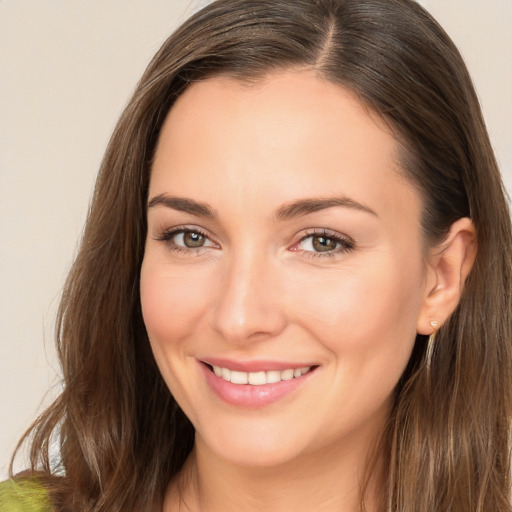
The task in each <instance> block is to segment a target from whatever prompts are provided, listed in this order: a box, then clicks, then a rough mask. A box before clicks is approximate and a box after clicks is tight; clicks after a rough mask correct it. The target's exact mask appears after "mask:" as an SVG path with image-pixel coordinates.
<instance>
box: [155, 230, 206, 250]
mask: <svg viewBox="0 0 512 512" xmlns="http://www.w3.org/2000/svg"><path fill="white" fill-rule="evenodd" d="M186 233H194V234H197V235H200V236H202V237H204V238H205V240H209V241H210V242H212V243H213V244H215V243H216V242H213V241H212V239H211V237H210V235H208V233H206V232H205V231H203V230H202V229H200V228H197V227H194V228H191V227H180V226H178V227H175V228H171V229H167V230H165V231H163V232H162V234H160V235H159V236H157V237H156V238H155V240H158V241H160V242H165V243H166V244H167V247H168V248H169V250H171V251H173V252H176V253H179V254H187V255H190V254H196V255H199V254H201V253H202V252H203V251H204V250H205V249H209V248H211V247H212V246H211V245H207V246H200V247H185V246H182V245H177V244H176V243H175V242H173V241H172V239H173V238H174V237H175V236H177V235H181V234H183V235H185V234H186Z"/></svg>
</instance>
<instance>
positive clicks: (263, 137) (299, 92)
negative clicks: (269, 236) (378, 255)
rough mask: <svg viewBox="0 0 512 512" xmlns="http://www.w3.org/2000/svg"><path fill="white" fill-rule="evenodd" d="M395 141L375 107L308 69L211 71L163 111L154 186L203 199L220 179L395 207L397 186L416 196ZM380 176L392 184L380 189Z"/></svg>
mask: <svg viewBox="0 0 512 512" xmlns="http://www.w3.org/2000/svg"><path fill="white" fill-rule="evenodd" d="M398 150H399V145H398V143H397V141H396V140H395V138H394V136H393V134H392V133H391V130H390V129H389V127H388V126H387V125H386V124H385V123H384V122H383V121H382V120H381V119H380V118H379V117H378V116H377V115H375V114H373V113H372V112H371V111H369V109H367V108H366V107H365V106H363V105H362V104H361V103H360V102H359V101H358V100H357V99H356V97H355V96H354V95H353V94H352V93H350V92H349V91H347V90H346V89H344V88H343V87H341V86H339V85H336V84H333V83H331V82H328V81H326V80H322V79H319V78H318V77H317V76H316V75H315V74H314V73H313V72H308V71H301V72H297V71H295V72H294V71H287V72H281V73H275V74H271V75H268V76H266V77H265V78H263V79H261V80H259V81H257V82H256V83H252V84H244V83H241V82H239V81H236V80H233V79H230V78H226V77H216V78H211V79H208V80H205V81H202V82H198V83H195V84H193V85H191V86H190V87H188V88H187V89H186V91H185V92H184V93H183V94H182V96H180V98H179V99H178V100H177V102H176V103H175V105H174V106H173V108H172V109H171V111H170V112H169V114H168V117H167V119H166V121H165V123H164V126H163V128H162V131H161V134H160V140H159V143H158V146H157V151H156V155H155V159H154V165H153V169H152V179H151V184H150V192H151V193H152V194H153V195H154V194H158V193H169V192H170V191H172V192H173V193H179V194H186V195H190V194H192V193H193V194H194V197H198V196H200V197H198V198H200V199H202V200H205V201H208V199H209V198H211V196H212V194H213V191H214V190H217V189H218V188H219V186H220V185H222V187H223V188H225V189H227V190H228V189H229V190H230V191H231V192H232V193H236V197H240V198H244V199H245V200H249V199H250V197H249V196H250V193H252V194H260V195H264V196H265V197H266V198H267V199H268V201H269V204H270V203H276V204H277V203H279V202H286V201H287V200H291V199H294V198H296V197H297V196H304V195H306V196H307V195H314V196H330V195H333V194H343V195H354V196H356V197H354V199H356V200H359V201H360V202H366V203H368V202H372V203H374V204H375V205H376V206H377V207H378V208H383V209H385V208H391V209H393V208H395V207H396V201H397V200H398V199H399V197H398V196H399V195H400V194H409V195H411V194H412V195H413V196H414V197H413V200H414V201H415V202H416V203H417V202H418V197H417V195H416V191H415V190H412V186H411V184H410V183H409V182H408V180H406V179H404V178H403V175H402V172H401V170H400V168H399V166H398V163H397V154H398ZM384 185H385V186H386V187H387V188H388V189H389V188H391V189H393V187H394V188H395V189H396V190H390V194H387V195H386V194H383V193H382V192H383V186H384ZM405 189H406V190H405ZM397 194H398V195H397ZM357 196H359V197H357ZM230 199H231V200H234V198H233V196H230ZM409 199H410V198H409Z"/></svg>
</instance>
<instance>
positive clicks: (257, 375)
mask: <svg viewBox="0 0 512 512" xmlns="http://www.w3.org/2000/svg"><path fill="white" fill-rule="evenodd" d="M248 375H249V378H248V380H249V384H252V385H253V386H261V385H262V384H266V383H267V376H266V375H265V372H251V373H248Z"/></svg>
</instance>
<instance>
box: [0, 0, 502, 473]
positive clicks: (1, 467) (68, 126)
mask: <svg viewBox="0 0 512 512" xmlns="http://www.w3.org/2000/svg"><path fill="white" fill-rule="evenodd" d="M205 3H206V2H205V1H199V0H196V1H193V0H190V1H185V0H150V1H148V0H128V1H122V0H102V1H100V0H94V1H90V2H84V1H82V0H67V1H66V2H61V1H59V0H32V1H28V0H3V1H0V325H1V326H2V327H1V329H2V330H1V340H2V341H1V343H2V345H1V347H2V349H1V351H0V407H1V409H0V410H1V411H2V413H1V421H0V479H1V478H2V477H5V475H6V468H7V460H8V455H9V453H10V452H11V451H12V449H13V447H14V444H15V441H16V439H17V437H18V436H19V434H20V433H21V432H22V430H23V429H24V428H25V427H26V426H27V425H28V424H29V422H30V421H31V420H32V419H33V417H34V415H35V414H36V412H37V411H38V410H40V404H41V401H42V400H43V397H44V395H45V393H46V391H47V390H48V389H49V388H50V386H52V384H55V383H56V382H57V380H56V374H57V373H56V372H57V369H56V364H55V362H54V352H53V341H52V330H53V317H54V314H55V309H56V306H57V302H58V297H59V292H60V289H61V286H62V282H63V279H64V277H65V274H66V271H67V269H68V267H69V265H70V263H71V260H72V257H73V254H74V251H75V247H76V240H77V238H78V236H79V234H80V230H81V226H82V223H83V220H84V216H85V212H86V209H87V204H88V200H89V195H90V192H91V187H92V185H93V180H94V175H95V172H96V169H97V168H98V165H99V162H100V159H101V156H102V152H103V150H104V147H105V144H106V142H107V139H108V137H109V134H110V132H111V130H112V128H113V125H114V123H115V121H116V118H117V117H118V115H119V113H120V112H121V109H122V108H123V105H124V104H125V102H126V101H127V99H128V97H129V95H130V92H131V90H132V88H133V86H134V84H135V82H136V80H137V79H138V77H139V76H140V74H141V72H142V70H143V69H144V67H145V64H146V63H147V62H148V60H149V58H150V57H151V56H152V54H153V53H154V52H155V51H156V50H157V48H158V47H159V45H160V43H161V42H162V41H163V40H164V38H165V37H166V35H167V34H168V33H169V32H170V30H171V29H172V27H174V26H175V25H176V24H177V23H178V22H179V21H182V20H183V19H184V18H185V17H186V15H187V14H188V13H190V12H191V11H192V10H193V9H194V7H196V6H197V5H199V4H205ZM422 3H423V4H424V5H426V6H427V8H429V9H430V10H431V11H432V12H433V13H434V15H435V16H437V18H438V19H439V20H440V21H441V23H442V24H444V25H445V27H446V29H447V31H448V32H449V33H450V34H451V35H452V37H453V38H454V39H455V41H456V43H458V44H459V45H460V47H461V49H462V52H463V54H464V55H465V57H466V59H467V61H468V64H469V67H470V70H471V71H472V73H473V76H474V78H475V81H476V85H477V89H478V91H479V94H480V97H481V99H482V103H483V107H484V112H485V115H486V118H487V120H488V124H489V128H490V131H491V135H492V139H493V142H494V144H495V147H496V150H497V153H498V157H499V159H500V161H501V164H502V168H503V171H504V174H505V179H506V182H507V185H508V188H509V190H512V144H511V140H510V138H511V137H510V129H509V125H510V124H511V121H512V94H511V92H510V91H511V90H512V66H511V65H510V63H511V62H512V35H511V34H512V31H510V29H509V27H510V25H511V22H512V0H485V1H484V0H427V1H424V2H422ZM44 338H46V349H45V347H44V345H43V339H44ZM54 392H55V390H54ZM47 400H48V397H47V398H46V400H43V401H44V402H45V403H47Z"/></svg>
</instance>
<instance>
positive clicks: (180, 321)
mask: <svg viewBox="0 0 512 512" xmlns="http://www.w3.org/2000/svg"><path fill="white" fill-rule="evenodd" d="M205 277H206V276H203V275H202V273H201V272H198V271H193V272H191V271H190V270H185V268H178V269H175V268H174V269H170V268H169V267H168V266H166V265H165V264H159V263H158V262H153V261H151V260H150V259H149V258H148V259H145V260H144V262H143V264H142V269H141V278H140V294H141V305H142V314H143V317H144V323H145V325H146V329H147V331H148V335H149V338H150V340H151V342H152V344H155V343H156V344H169V343H174V342H177V341H179V340H180V339H183V338H185V337H187V335H189V334H190V332H191V331H192V329H194V328H195V327H196V325H197V322H198V321H199V318H200V317H201V315H202V314H203V312H204V311H205V310H206V309H207V308H206V304H207V301H208V297H209V293H208V282H209V281H208V280H207V279H206V278H205Z"/></svg>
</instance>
